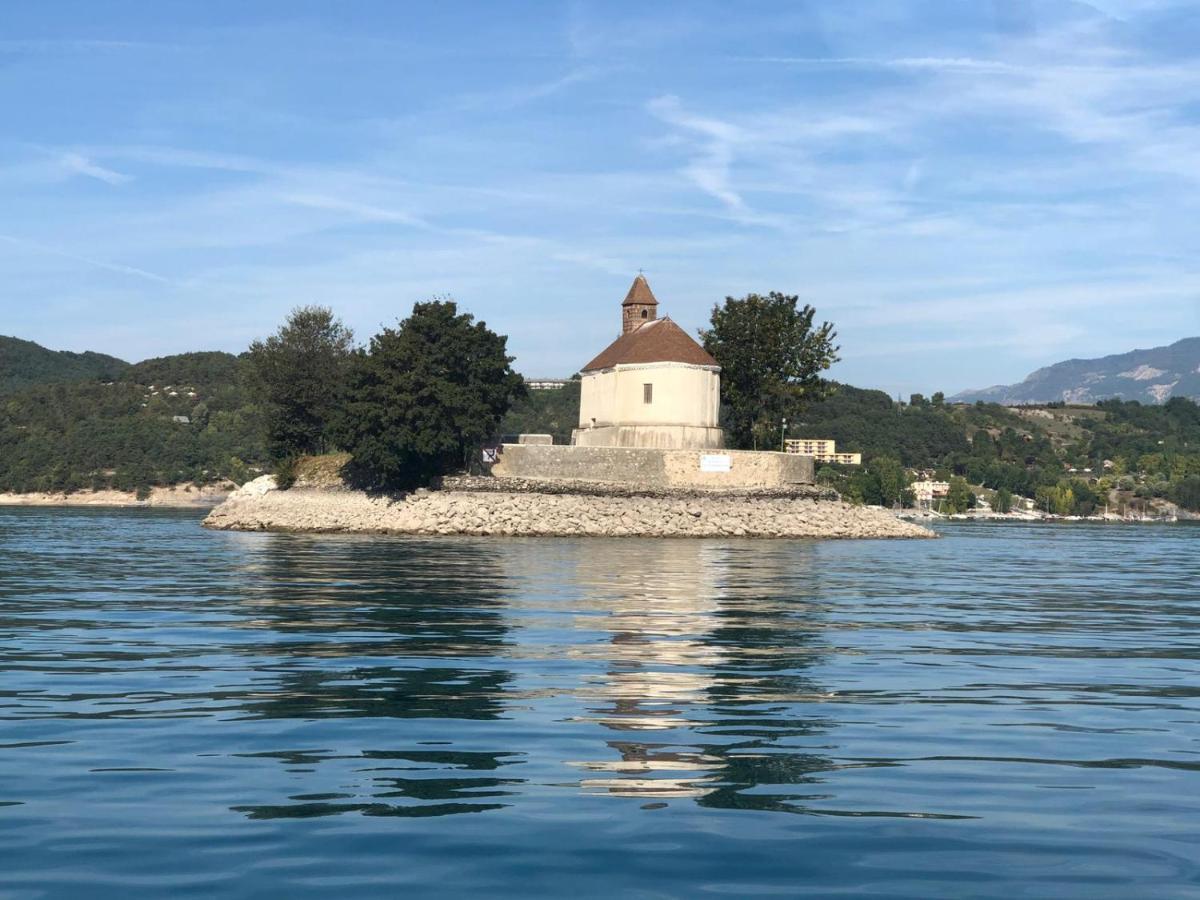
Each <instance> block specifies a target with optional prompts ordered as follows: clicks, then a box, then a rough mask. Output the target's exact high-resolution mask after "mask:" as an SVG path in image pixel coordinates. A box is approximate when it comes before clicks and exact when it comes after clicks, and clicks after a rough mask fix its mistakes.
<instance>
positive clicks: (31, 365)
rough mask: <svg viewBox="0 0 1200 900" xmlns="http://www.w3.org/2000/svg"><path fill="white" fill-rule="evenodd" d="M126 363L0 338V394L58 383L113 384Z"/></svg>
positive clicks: (95, 354)
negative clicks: (110, 382) (100, 382)
mask: <svg viewBox="0 0 1200 900" xmlns="http://www.w3.org/2000/svg"><path fill="white" fill-rule="evenodd" d="M128 368H129V363H127V362H125V361H124V360H121V359H117V358H116V357H115V356H105V355H104V354H103V353H92V352H90V351H89V352H87V353H71V352H69V351H66V350H47V349H46V348H45V347H43V346H41V345H40V344H35V343H34V342H33V341H23V340H21V339H20V338H15V337H4V336H3V335H0V393H8V392H10V391H14V390H19V389H20V388H23V387H29V386H31V385H35V384H50V383H54V382H62V381H96V380H99V381H113V380H115V379H116V378H118V377H120V375H121V373H122V372H124V371H125V370H126V369H128Z"/></svg>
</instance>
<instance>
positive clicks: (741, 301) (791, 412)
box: [700, 291, 838, 447]
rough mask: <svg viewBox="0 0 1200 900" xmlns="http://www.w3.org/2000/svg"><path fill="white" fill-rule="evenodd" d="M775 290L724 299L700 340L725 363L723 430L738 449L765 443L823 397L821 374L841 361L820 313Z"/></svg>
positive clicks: (831, 327)
mask: <svg viewBox="0 0 1200 900" xmlns="http://www.w3.org/2000/svg"><path fill="white" fill-rule="evenodd" d="M799 302H800V298H799V297H796V296H791V295H787V294H781V293H778V292H777V291H772V292H771V293H769V294H766V295H763V294H747V295H746V296H745V297H741V298H734V297H726V298H725V302H724V303H723V304H718V305H716V306H714V307H713V310H712V317H711V321H710V326H709V327H708V328H707V329H702V330H701V332H700V336H701V339H702V340H703V342H704V349H705V350H707V351H708V352H709V353H711V354H712V356H713V357H714V358H715V359H716V361H717V362H718V363H719V364H720V366H721V399H722V402H723V404H724V415H725V430H726V437H727V439H728V441H729V443H730V444H731V445H733V446H735V447H752V446H755V445H756V444H759V443H764V442H765V441H766V440H767V439H768V435H771V434H774V433H775V430H776V429H778V428H779V425H780V420H781V419H783V418H785V417H795V416H796V415H797V414H798V413H799V412H800V410H801V409H802V408H803V406H804V404H805V403H807V402H811V401H813V400H817V399H820V398H821V397H822V396H824V393H825V387H826V382H825V380H824V379H823V378H822V377H821V373H822V372H824V371H825V370H826V369H828V368H829V367H830V366H831V365H833V364H834V363H835V362H837V360H838V355H837V353H838V347H837V345H836V344H835V343H834V339H835V338H836V337H837V333H836V332H835V331H834V329H833V326H832V325H831V324H830V323H829V322H824V323H822V324H821V325H819V326H814V324H813V317H814V315H815V310H814V309H813V308H812V307H811V306H809V305H807V304H805V305H804V306H799V305H798V304H799Z"/></svg>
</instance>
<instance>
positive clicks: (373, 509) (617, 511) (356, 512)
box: [203, 476, 937, 539]
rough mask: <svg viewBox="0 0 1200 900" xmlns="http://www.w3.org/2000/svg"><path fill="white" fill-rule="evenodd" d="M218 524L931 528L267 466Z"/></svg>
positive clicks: (762, 507)
mask: <svg viewBox="0 0 1200 900" xmlns="http://www.w3.org/2000/svg"><path fill="white" fill-rule="evenodd" d="M203 524H204V527H205V528H212V529H215V530H220V531H277V532H290V533H310V534H411V535H454V534H461V535H475V536H490V535H497V536H505V537H575V536H597V537H760V538H838V539H847V538H910V539H911V538H935V537H937V535H936V534H935V533H934V532H932V531H930V530H928V529H926V528H923V527H921V526H919V525H915V524H913V523H910V522H904V521H902V520H900V519H898V518H897V517H896V516H894V515H893V514H892V513H891V512H888V511H882V510H872V509H868V508H867V507H862V506H851V505H849V504H847V503H843V502H842V501H840V500H823V499H822V500H819V499H812V498H794V497H747V496H732V495H731V496H726V495H722V494H718V493H712V494H706V495H703V496H700V495H692V496H689V497H647V496H619V495H610V496H603V495H596V494H591V495H581V494H565V493H562V494H543V493H536V492H520V491H504V490H503V489H502V488H499V487H498V488H496V489H493V490H488V491H469V490H440V491H415V492H413V493H411V494H408V495H406V496H400V497H387V496H375V495H369V494H366V493H364V492H362V491H355V490H349V489H346V488H342V487H336V488H335V487H303V486H296V487H292V488H291V489H289V490H286V491H281V490H279V489H277V488H276V487H275V486H274V483H273V480H272V479H271V477H270V476H264V477H263V478H258V479H255V481H252V482H250V483H248V484H246V485H243V487H242V488H240V489H239V490H238V491H235V492H234V493H233V494H231V495H230V497H229V499H227V500H226V501H225V502H224V503H223V504H221V505H220V506H218V507H217V508H216V509H214V510H213V511H212V512H210V513H209V514H208V516H207V517H206V518H205V520H204V523H203Z"/></svg>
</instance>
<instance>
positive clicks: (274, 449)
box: [249, 306, 354, 460]
mask: <svg viewBox="0 0 1200 900" xmlns="http://www.w3.org/2000/svg"><path fill="white" fill-rule="evenodd" d="M353 349H354V333H353V332H352V331H351V330H350V329H349V328H347V327H346V326H345V325H343V324H342V321H341V320H340V319H338V318H336V317H335V316H334V314H333V311H332V310H330V309H328V308H326V307H324V306H301V307H297V308H296V309H294V310H292V312H291V313H290V314H289V315H288V317H287V321H286V322H284V324H283V325H282V326H280V328H279V331H277V332H276V333H275V334H273V335H271V336H270V337H269V338H267V339H266V340H265V341H255V342H254V343H253V344H251V345H250V353H249V359H250V367H251V371H252V372H253V377H254V380H255V382H256V386H257V387H258V389H259V390H260V391H261V393H262V401H263V406H264V409H265V419H266V431H267V444H268V449H269V450H270V453H271V456H272V457H273V458H274V459H275V460H281V459H286V458H288V457H292V456H296V455H298V454H303V453H323V452H325V451H326V450H327V449H329V442H328V436H329V429H330V425H331V423H332V421H333V417H334V415H335V412H336V410H337V409H338V407H339V405H340V404H341V401H342V396H343V392H344V391H345V386H346V378H347V375H348V372H349V365H350V359H351V354H352V351H353Z"/></svg>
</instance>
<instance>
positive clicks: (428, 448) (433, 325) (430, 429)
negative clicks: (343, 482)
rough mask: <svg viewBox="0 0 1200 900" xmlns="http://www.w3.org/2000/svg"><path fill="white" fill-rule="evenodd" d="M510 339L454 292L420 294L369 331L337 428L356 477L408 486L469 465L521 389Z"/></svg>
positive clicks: (379, 485) (373, 483)
mask: <svg viewBox="0 0 1200 900" xmlns="http://www.w3.org/2000/svg"><path fill="white" fill-rule="evenodd" d="M507 341H508V339H507V338H506V337H504V336H503V335H498V334H496V333H495V332H493V331H491V330H490V329H489V328H488V327H487V326H486V325H485V324H484V323H483V322H475V321H474V318H473V317H472V316H471V315H469V314H466V313H462V314H460V313H459V312H458V307H457V306H456V305H455V304H454V303H453V302H450V301H431V302H429V303H418V304H416V306H414V307H413V312H412V315H411V316H409V317H408V318H407V319H405V320H404V321H403V322H401V323H400V326H399V328H395V329H392V328H385V329H383V331H381V332H380V333H379V334H377V335H375V337H373V338H371V346H370V350H369V352H367V353H360V354H358V355H357V356H356V358H355V363H354V365H353V367H352V371H351V375H350V380H349V387H348V389H347V392H346V403H345V406H344V410H343V413H342V415H341V417H340V419H339V425H338V428H337V431H336V433H337V436H338V438H339V440H340V443H341V446H342V447H343V448H344V449H345V450H347V451H349V452H350V453H351V454H353V457H354V461H353V466H354V470H355V472H356V473H357V475H358V476H359V478H360V480H362V481H363V482H364V483H365V484H366V485H367V486H370V487H377V488H403V487H412V486H414V485H417V484H422V483H425V482H428V481H429V480H430V479H432V478H435V477H437V476H439V475H444V474H446V473H448V472H452V471H456V470H458V469H461V468H462V467H463V466H464V465H466V464H467V463H468V461H469V458H470V455H471V454H473V453H475V452H476V451H477V450H478V448H479V447H480V446H482V444H483V443H484V442H485V441H486V440H487V439H489V438H490V437H492V436H493V435H494V434H495V432H496V427H497V425H498V424H499V422H500V420H501V418H502V417H503V416H504V414H505V413H506V412H507V411H508V409H509V407H510V406H511V405H512V403H513V401H514V400H515V399H516V398H517V397H519V396H522V395H523V394H524V392H525V386H524V382H523V381H522V379H521V376H520V375H518V374H516V373H515V372H514V371H513V370H512V365H511V363H512V357H511V356H508V355H507V351H506V344H507Z"/></svg>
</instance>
